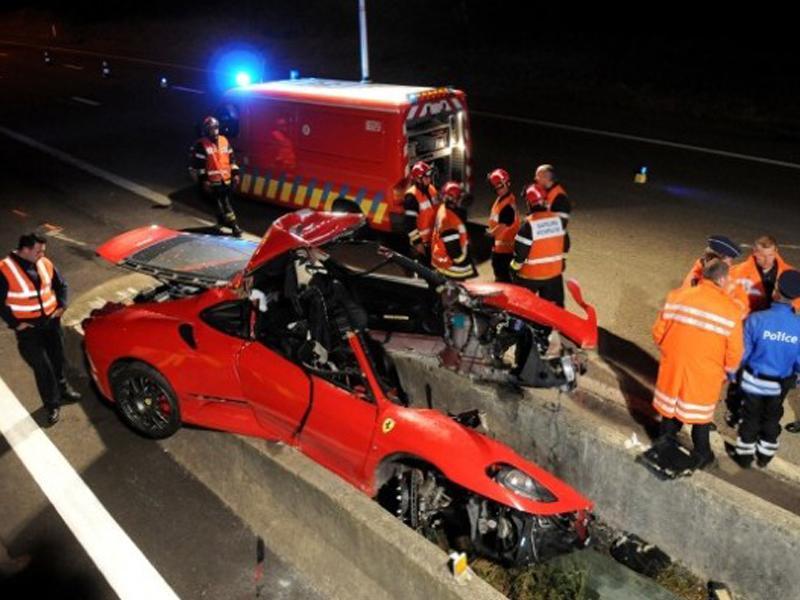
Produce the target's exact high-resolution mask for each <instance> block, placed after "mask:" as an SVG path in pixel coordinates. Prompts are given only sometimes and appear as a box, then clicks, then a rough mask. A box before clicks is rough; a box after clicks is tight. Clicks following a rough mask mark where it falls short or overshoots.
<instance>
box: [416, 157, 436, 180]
mask: <svg viewBox="0 0 800 600" xmlns="http://www.w3.org/2000/svg"><path fill="white" fill-rule="evenodd" d="M431 175H433V167H432V166H430V165H429V164H428V163H426V162H425V161H423V160H418V161H417V162H415V163H414V164H413V165H412V166H411V178H412V179H422V178H423V177H430V176H431Z"/></svg>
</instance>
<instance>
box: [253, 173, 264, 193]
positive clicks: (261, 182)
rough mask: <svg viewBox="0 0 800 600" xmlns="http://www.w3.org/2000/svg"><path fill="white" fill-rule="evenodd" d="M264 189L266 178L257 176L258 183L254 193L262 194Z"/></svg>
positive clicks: (254, 187)
mask: <svg viewBox="0 0 800 600" xmlns="http://www.w3.org/2000/svg"><path fill="white" fill-rule="evenodd" d="M263 191H264V178H263V177H256V183H255V185H254V186H253V195H254V196H260V195H261V193H262V192H263Z"/></svg>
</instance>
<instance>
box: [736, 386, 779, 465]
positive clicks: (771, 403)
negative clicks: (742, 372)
mask: <svg viewBox="0 0 800 600" xmlns="http://www.w3.org/2000/svg"><path fill="white" fill-rule="evenodd" d="M783 398H784V394H781V395H779V396H758V395H756V394H751V393H749V392H744V391H743V392H742V407H741V409H742V422H741V423H740V424H739V438H738V439H737V440H736V454H737V455H739V456H743V457H750V458H751V459H752V457H754V456H756V455H758V459H759V461H760V462H761V464H765V463H768V462H769V461H770V460H772V457H773V456H775V453H776V452H777V451H778V436H779V435H780V434H781V417H783Z"/></svg>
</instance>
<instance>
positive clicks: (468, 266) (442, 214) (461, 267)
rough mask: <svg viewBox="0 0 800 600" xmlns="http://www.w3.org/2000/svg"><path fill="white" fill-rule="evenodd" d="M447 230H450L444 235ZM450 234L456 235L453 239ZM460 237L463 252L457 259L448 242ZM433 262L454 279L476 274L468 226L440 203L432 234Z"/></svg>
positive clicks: (459, 242)
mask: <svg viewBox="0 0 800 600" xmlns="http://www.w3.org/2000/svg"><path fill="white" fill-rule="evenodd" d="M445 232H448V233H447V234H446V235H444V233H445ZM450 236H454V237H453V238H452V239H451V237H450ZM456 239H458V244H459V246H460V248H461V254H460V255H459V256H457V257H456V258H455V259H453V258H451V257H450V255H449V254H448V253H447V247H446V246H445V244H446V243H448V242H452V241H455V240H456ZM431 264H432V265H433V267H434V268H435V269H436V270H437V271H439V272H440V273H442V274H443V275H446V276H447V277H452V278H454V279H466V278H467V277H472V276H473V275H474V274H475V270H474V268H473V266H472V263H471V262H470V260H469V237H468V235H467V228H466V226H465V225H464V223H463V222H462V221H461V219H460V218H459V216H458V215H457V214H456V213H455V212H454V211H452V210H450V209H449V208H447V206H446V205H445V204H440V205H439V208H438V209H437V211H436V219H435V220H434V224H433V233H432V234H431Z"/></svg>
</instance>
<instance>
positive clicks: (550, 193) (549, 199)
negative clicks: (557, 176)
mask: <svg viewBox="0 0 800 600" xmlns="http://www.w3.org/2000/svg"><path fill="white" fill-rule="evenodd" d="M562 195H563V196H564V198H568V196H567V190H565V189H564V186H562V185H561V184H560V183H557V184H555V185H554V186H553V187H551V188H550V189H549V190H547V191H546V193H545V201H546V203H547V210H552V209H553V202H555V201H556V198H558V197H559V196H562ZM556 214H557V215H558V216H559V217H561V218H562V219H564V220H565V221H567V220H569V213H568V212H560V211H559V212H556Z"/></svg>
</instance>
